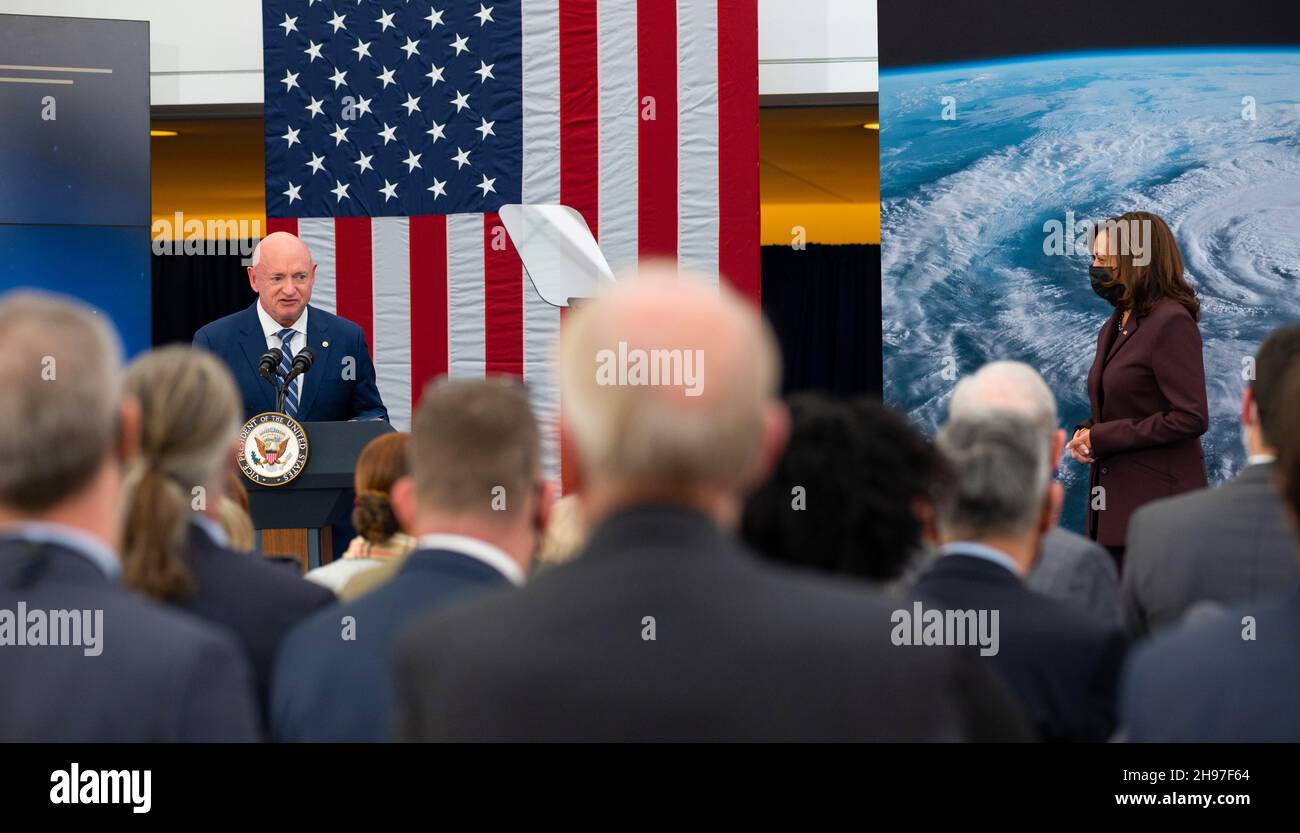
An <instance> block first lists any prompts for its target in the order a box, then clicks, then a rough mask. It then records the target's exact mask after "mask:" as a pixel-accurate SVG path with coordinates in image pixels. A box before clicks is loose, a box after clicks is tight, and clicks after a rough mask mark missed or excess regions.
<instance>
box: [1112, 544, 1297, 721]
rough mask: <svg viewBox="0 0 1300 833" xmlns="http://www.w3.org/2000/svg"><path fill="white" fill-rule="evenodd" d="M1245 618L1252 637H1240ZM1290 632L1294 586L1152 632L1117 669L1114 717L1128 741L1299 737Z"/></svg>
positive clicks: (1294, 649)
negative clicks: (1250, 621)
mask: <svg viewBox="0 0 1300 833" xmlns="http://www.w3.org/2000/svg"><path fill="white" fill-rule="evenodd" d="M1231 555H1232V553H1227V552H1225V553H1224V556H1225V557H1229V556H1231ZM1246 616H1252V617H1254V619H1255V632H1254V639H1242V634H1243V632H1244V631H1245V626H1244V625H1243V624H1242V619H1243V618H1244V617H1246ZM1297 633H1300V590H1291V591H1290V592H1289V593H1287V594H1284V595H1283V596H1281V597H1278V598H1275V599H1270V600H1268V601H1254V602H1249V603H1247V604H1245V605H1243V606H1241V607H1239V608H1235V609H1233V610H1232V611H1231V612H1230V613H1228V614H1227V615H1225V616H1223V617H1222V618H1221V619H1218V620H1217V621H1205V622H1196V623H1188V624H1186V625H1182V626H1174V627H1169V628H1166V629H1165V630H1164V631H1161V632H1160V633H1158V634H1156V635H1155V636H1154V637H1152V638H1151V640H1150V641H1148V642H1147V643H1146V644H1145V645H1143V646H1142V647H1140V648H1139V649H1138V650H1137V652H1136V653H1135V655H1134V656H1133V658H1132V661H1131V662H1130V663H1129V666H1128V668H1127V669H1126V670H1125V673H1124V681H1123V685H1122V687H1121V690H1120V717H1121V723H1122V725H1123V726H1124V728H1125V730H1126V734H1127V736H1128V739H1129V740H1131V741H1157V742H1162V743H1168V742H1178V743H1183V742H1196V743H1220V742H1235V743H1265V742H1286V743H1297V742H1300V709H1297V708H1296V692H1297V691H1300V642H1298V641H1297V640H1296V634H1297Z"/></svg>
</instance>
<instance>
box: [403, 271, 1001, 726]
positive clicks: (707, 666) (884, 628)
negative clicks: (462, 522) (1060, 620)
mask: <svg viewBox="0 0 1300 833" xmlns="http://www.w3.org/2000/svg"><path fill="white" fill-rule="evenodd" d="M560 378H561V391H562V400H561V401H562V402H563V404H564V408H565V419H564V421H563V430H564V431H565V433H566V437H567V439H568V441H569V442H571V443H573V444H574V446H575V447H576V449H577V456H578V462H579V465H578V469H579V473H580V479H581V481H582V482H581V500H582V503H583V515H584V518H585V519H586V520H588V521H590V522H591V523H592V524H593V525H594V528H593V530H592V535H591V538H590V539H589V542H588V545H587V547H586V549H585V550H584V551H583V552H582V553H581V554H579V555H578V556H577V557H576V558H575V559H574V560H573V561H572V562H570V563H568V564H564V565H562V566H559V567H555V568H553V569H551V570H549V571H547V572H546V573H543V574H542V575H540V576H538V577H537V579H536V580H535V581H533V582H530V583H529V584H528V585H526V586H525V587H524V588H523V589H522V590H519V591H517V592H513V593H492V594H490V595H487V594H485V595H483V596H481V597H479V598H478V599H475V600H473V601H470V602H466V603H465V604H464V605H463V606H462V607H458V608H456V609H453V610H450V611H449V612H447V613H446V614H445V616H443V617H442V618H431V619H428V620H425V621H423V622H420V623H417V624H416V625H414V626H413V628H412V629H411V630H410V631H409V632H408V633H407V635H406V637H405V639H404V640H403V641H402V643H401V646H400V648H399V671H398V691H399V694H398V699H399V703H400V706H399V712H400V723H399V726H400V733H401V736H402V737H403V738H405V739H407V740H507V741H520V740H546V741H614V740H619V741H622V740H635V741H655V740H666V741H674V740H679V741H697V740H727V741H733V740H823V741H824V740H897V741H903V740H969V739H1008V738H1014V737H1017V736H1018V732H1019V731H1021V730H1022V729H1021V727H1020V724H1019V722H1018V716H1017V713H1016V711H1015V706H1014V705H1012V703H1011V701H1010V699H1009V695H1008V694H1007V692H1006V691H1005V690H1004V689H1002V688H1000V687H999V686H998V684H997V683H996V681H995V680H993V679H992V677H991V676H990V675H989V672H987V671H986V670H984V669H982V668H979V667H977V666H976V665H975V664H974V662H973V661H962V658H959V657H956V656H954V655H951V654H948V653H946V652H944V650H943V649H938V650H937V651H936V650H935V648H934V647H933V646H930V647H920V648H912V647H899V646H898V645H896V644H894V643H893V642H892V638H891V632H892V631H893V630H894V628H893V625H892V623H891V612H892V608H893V604H892V603H890V602H888V601H886V600H885V599H884V597H883V596H881V595H879V594H877V593H875V592H874V591H870V590H868V589H865V588H864V587H863V586H862V585H855V584H850V583H836V582H834V581H832V580H830V579H827V578H823V577H819V576H812V575H795V574H792V573H789V572H787V571H784V570H781V569H779V568H777V567H774V566H772V565H768V564H765V563H761V562H760V561H759V560H758V559H757V557H756V556H754V555H753V554H752V553H750V552H747V551H746V550H744V549H743V548H742V546H741V545H740V544H739V543H738V542H737V541H736V539H735V534H734V532H735V528H736V525H737V523H738V519H739V517H740V509H741V505H742V504H741V502H742V500H743V497H744V495H745V494H746V492H748V491H749V490H750V489H751V488H752V487H753V486H754V485H756V484H757V483H758V482H760V481H761V480H762V479H763V478H764V477H765V476H766V475H767V473H768V472H769V471H770V469H771V467H772V465H773V463H774V461H775V460H776V458H777V457H778V456H779V455H780V453H781V450H782V447H783V446H784V444H785V441H786V436H787V433H788V423H789V417H788V415H787V413H786V411H785V408H784V406H783V405H782V404H781V403H780V401H779V400H778V399H777V398H776V393H777V389H778V378H779V368H778V361H777V351H776V345H775V342H774V340H773V338H772V335H771V332H770V330H769V329H768V328H766V327H765V326H764V325H763V323H762V321H761V319H760V317H759V315H758V313H757V311H756V310H755V309H754V308H753V307H752V306H751V305H749V304H746V303H744V302H743V301H741V300H740V299H739V298H738V297H736V296H735V295H734V294H733V293H731V292H729V291H728V290H726V289H722V290H718V289H716V288H714V287H712V286H709V285H707V284H705V283H704V282H702V281H697V280H695V279H694V278H682V279H678V278H677V277H676V276H675V275H673V276H654V275H648V274H646V271H645V270H643V271H642V273H641V276H640V277H638V278H636V279H634V280H631V281H625V282H620V283H618V284H616V285H615V286H614V287H613V289H612V291H611V292H610V294H609V295H607V296H606V297H602V298H597V299H595V300H593V301H591V302H590V303H588V304H587V305H585V306H583V307H580V308H578V309H577V310H576V312H575V314H574V315H573V317H572V318H570V319H568V320H567V321H566V324H565V332H564V334H563V336H562V339H561V349H560ZM491 499H492V495H491V494H490V493H489V492H487V491H484V492H483V495H482V500H483V502H484V506H487V505H488V502H489V501H490V500H491ZM511 499H520V500H526V499H527V498H526V497H523V498H519V497H516V498H511ZM809 499H810V500H817V499H819V498H816V497H814V496H809ZM498 514H499V513H498Z"/></svg>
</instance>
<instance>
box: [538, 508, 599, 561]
mask: <svg viewBox="0 0 1300 833" xmlns="http://www.w3.org/2000/svg"><path fill="white" fill-rule="evenodd" d="M586 538H587V530H586V524H585V521H584V520H583V517H582V504H581V503H580V502H579V500H578V496H577V495H565V496H564V497H562V498H560V499H559V500H557V501H556V502H555V505H554V506H552V507H551V517H550V519H549V520H548V521H547V522H546V531H545V533H543V535H542V546H541V549H540V550H538V552H537V563H538V566H539V567H554V566H557V565H560V564H564V563H565V562H568V561H571V560H573V557H574V556H575V555H577V554H578V550H580V549H582V546H583V544H584V543H586Z"/></svg>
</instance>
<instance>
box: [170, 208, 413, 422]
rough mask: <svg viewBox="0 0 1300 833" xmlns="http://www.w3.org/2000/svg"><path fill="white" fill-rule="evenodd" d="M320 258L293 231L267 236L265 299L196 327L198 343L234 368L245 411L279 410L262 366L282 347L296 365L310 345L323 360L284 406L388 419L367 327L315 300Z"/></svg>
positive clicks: (260, 286)
mask: <svg viewBox="0 0 1300 833" xmlns="http://www.w3.org/2000/svg"><path fill="white" fill-rule="evenodd" d="M315 283H316V264H315V262H313V261H312V258H311V250H309V249H308V248H307V244H306V243H303V242H302V241H301V240H299V239H298V238H297V237H295V236H294V235H292V234H289V233H288V232H285V231H277V232H274V233H272V234H269V235H267V236H266V237H265V238H264V239H263V240H262V241H261V242H260V243H258V244H257V248H255V249H253V265H252V266H250V267H248V284H249V286H251V287H252V288H253V291H254V292H256V293H257V301H256V302H255V303H254V304H253V305H252V306H250V307H249V308H248V309H245V310H242V311H240V312H237V313H234V314H233V315H227V316H226V317H225V318H220V319H218V320H216V321H213V322H212V323H211V324H208V325H207V326H205V327H203V328H202V329H200V330H199V331H198V332H197V333H195V334H194V346H195V347H202V348H204V349H206V350H210V351H212V352H213V353H216V354H217V356H218V357H220V358H221V360H222V361H224V362H225V363H226V365H227V366H228V367H229V368H230V372H231V373H233V374H234V376H235V381H236V382H238V383H239V393H240V395H241V396H242V397H243V400H244V418H245V419H249V418H251V417H253V416H255V415H257V414H260V413H263V412H266V411H274V410H275V404H276V390H277V389H276V386H275V385H273V384H272V383H271V382H270V381H269V380H267V379H266V378H265V377H263V376H262V375H261V373H259V372H258V364H259V361H260V360H261V358H262V356H263V354H265V353H266V352H267V351H268V350H274V351H275V352H276V353H278V354H279V356H278V358H279V362H280V369H281V371H282V372H286V373H287V371H288V368H289V367H290V366H291V364H292V361H293V357H294V356H296V355H298V354H299V353H300V352H301V351H302V349H303V348H304V347H310V348H311V350H312V353H314V354H315V359H314V361H313V363H312V366H311V369H310V370H308V371H307V373H306V374H303V375H300V376H298V377H297V378H296V379H294V381H293V383H292V384H291V386H290V389H289V391H288V394H287V395H286V397H285V403H284V412H285V413H286V414H288V415H289V416H291V417H293V418H294V419H296V420H298V421H299V422H329V421H342V420H350V419H384V420H386V419H388V410H387V409H386V408H385V407H384V402H383V400H382V399H381V398H380V396H379V388H378V387H377V386H376V384H375V365H374V362H372V361H371V360H370V348H369V347H367V346H366V336H365V333H363V332H362V331H361V328H360V327H358V326H357V325H356V324H354V323H352V322H351V321H348V320H347V319H345V318H339V317H338V316H337V315H331V314H330V313H328V312H326V311H325V310H323V309H321V308H320V307H313V306H310V302H311V291H312V287H313V286H314V285H315Z"/></svg>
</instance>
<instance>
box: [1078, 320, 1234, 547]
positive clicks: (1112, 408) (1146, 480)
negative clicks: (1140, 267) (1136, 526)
mask: <svg viewBox="0 0 1300 833" xmlns="http://www.w3.org/2000/svg"><path fill="white" fill-rule="evenodd" d="M1121 314H1122V313H1121V311H1120V310H1118V309H1117V310H1115V312H1114V313H1113V314H1111V316H1110V319H1109V320H1107V321H1106V323H1105V324H1104V325H1103V326H1102V328H1101V332H1100V333H1099V334H1098V335H1097V357H1096V358H1095V359H1094V360H1093V363H1092V369H1091V370H1089V371H1088V399H1089V401H1090V402H1091V404H1092V418H1091V419H1089V420H1088V421H1087V422H1084V423H1081V424H1080V426H1079V427H1081V428H1088V429H1090V432H1091V437H1092V453H1093V458H1094V459H1095V460H1096V462H1095V463H1093V464H1092V471H1091V474H1090V477H1089V486H1090V488H1089V495H1088V522H1087V529H1088V536H1089V537H1091V538H1093V539H1095V540H1096V541H1097V543H1099V544H1101V545H1102V546H1107V547H1117V546H1124V540H1125V537H1126V535H1127V532H1128V519H1129V516H1130V515H1132V514H1133V512H1134V511H1136V510H1137V509H1138V507H1140V506H1142V505H1143V504H1146V503H1150V502H1151V501H1153V500H1157V499H1159V498H1164V497H1170V496H1172V495H1177V494H1181V493H1183V492H1190V491H1192V490H1193V489H1201V488H1204V487H1205V485H1206V481H1205V458H1204V457H1203V455H1202V452H1201V440H1200V436H1201V435H1202V434H1204V433H1205V431H1206V429H1207V428H1209V425H1210V416H1209V405H1208V404H1207V402H1206V395H1205V365H1204V362H1203V360H1202V358H1201V331H1200V328H1199V327H1197V325H1196V321H1195V320H1193V319H1192V315H1191V313H1189V312H1188V311H1187V309H1186V308H1185V307H1184V306H1183V305H1182V304H1179V303H1178V302H1177V301H1173V300H1169V299H1164V300H1161V301H1158V302H1156V304H1155V306H1153V307H1152V308H1151V311H1150V312H1149V313H1147V314H1146V315H1144V316H1137V315H1134V316H1132V317H1130V319H1129V322H1128V327H1127V333H1126V334H1125V333H1121V332H1120V331H1119V321H1120V317H1121ZM1098 486H1102V487H1104V489H1105V492H1104V494H1105V507H1106V508H1105V510H1104V511H1098V510H1094V509H1093V508H1092V507H1093V505H1094V504H1095V503H1097V502H1098V501H1097V500H1096V499H1095V496H1096V495H1097V494H1098V493H1097V491H1096V489H1097V487H1098Z"/></svg>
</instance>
